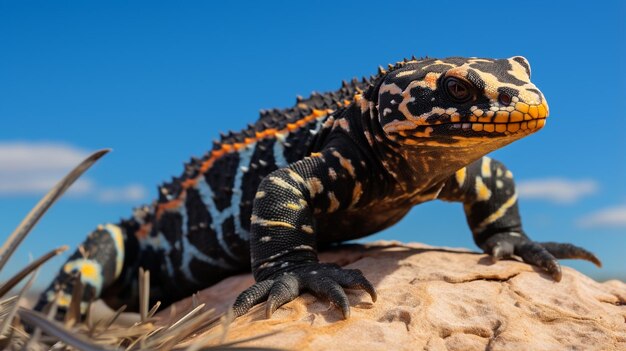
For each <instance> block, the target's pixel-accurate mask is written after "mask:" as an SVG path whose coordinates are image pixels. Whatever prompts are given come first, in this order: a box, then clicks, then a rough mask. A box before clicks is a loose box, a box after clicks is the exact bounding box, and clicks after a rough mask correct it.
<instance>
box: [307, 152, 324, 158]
mask: <svg viewBox="0 0 626 351" xmlns="http://www.w3.org/2000/svg"><path fill="white" fill-rule="evenodd" d="M310 156H311V157H322V153H321V152H311V155H310Z"/></svg>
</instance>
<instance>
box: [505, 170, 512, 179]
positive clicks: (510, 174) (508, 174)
mask: <svg viewBox="0 0 626 351" xmlns="http://www.w3.org/2000/svg"><path fill="white" fill-rule="evenodd" d="M504 176H505V177H507V178H509V179H513V172H511V171H509V170H508V169H507V170H506V173H504Z"/></svg>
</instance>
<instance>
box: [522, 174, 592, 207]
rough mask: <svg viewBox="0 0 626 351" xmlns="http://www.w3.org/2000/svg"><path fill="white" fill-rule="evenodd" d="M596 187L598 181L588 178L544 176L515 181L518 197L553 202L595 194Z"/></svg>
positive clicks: (563, 201) (572, 199)
mask: <svg viewBox="0 0 626 351" xmlns="http://www.w3.org/2000/svg"><path fill="white" fill-rule="evenodd" d="M598 189H599V187H598V183H597V182H596V181H594V180H589V179H584V180H569V179H563V178H546V179H534V180H524V181H519V182H517V191H518V193H519V196H520V197H522V198H527V199H540V200H547V201H551V202H555V203H574V202H576V201H578V200H580V199H581V198H583V197H585V196H589V195H593V194H595V193H596V192H597V191H598Z"/></svg>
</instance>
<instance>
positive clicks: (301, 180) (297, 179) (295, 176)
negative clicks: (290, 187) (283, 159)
mask: <svg viewBox="0 0 626 351" xmlns="http://www.w3.org/2000/svg"><path fill="white" fill-rule="evenodd" d="M287 173H289V176H290V177H291V179H293V180H294V181H295V182H296V183H298V184H304V183H305V181H304V178H302V176H300V175H299V174H298V172H296V171H294V170H293V169H291V168H287Z"/></svg>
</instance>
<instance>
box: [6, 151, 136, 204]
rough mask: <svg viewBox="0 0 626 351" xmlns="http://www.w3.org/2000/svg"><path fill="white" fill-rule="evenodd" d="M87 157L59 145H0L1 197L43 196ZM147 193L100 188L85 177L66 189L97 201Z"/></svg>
mask: <svg viewBox="0 0 626 351" xmlns="http://www.w3.org/2000/svg"><path fill="white" fill-rule="evenodd" d="M88 154H89V153H88V152H87V151H86V150H82V149H80V148H76V147H74V146H70V145H66V144H61V143H50V142H42V143H33V142H0V197H6V196H32V195H43V194H45V193H46V192H47V191H48V190H50V189H51V188H52V187H53V186H54V185H55V184H56V183H57V182H58V181H59V180H61V178H63V176H65V174H66V173H67V172H69V171H70V170H71V169H72V168H73V167H74V166H76V165H77V164H79V163H80V162H81V161H82V160H83V159H84V158H85V157H87V155H88ZM146 193H147V192H146V190H145V188H143V187H142V186H141V185H136V184H133V185H128V186H121V187H106V188H103V187H102V186H100V185H98V184H97V183H96V182H94V181H93V180H91V179H89V178H87V177H82V178H80V179H79V180H77V181H76V183H74V184H73V185H72V187H71V188H70V189H69V190H68V195H71V196H80V197H85V198H93V199H95V200H97V201H100V202H126V201H139V200H143V199H144V198H145V197H146Z"/></svg>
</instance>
